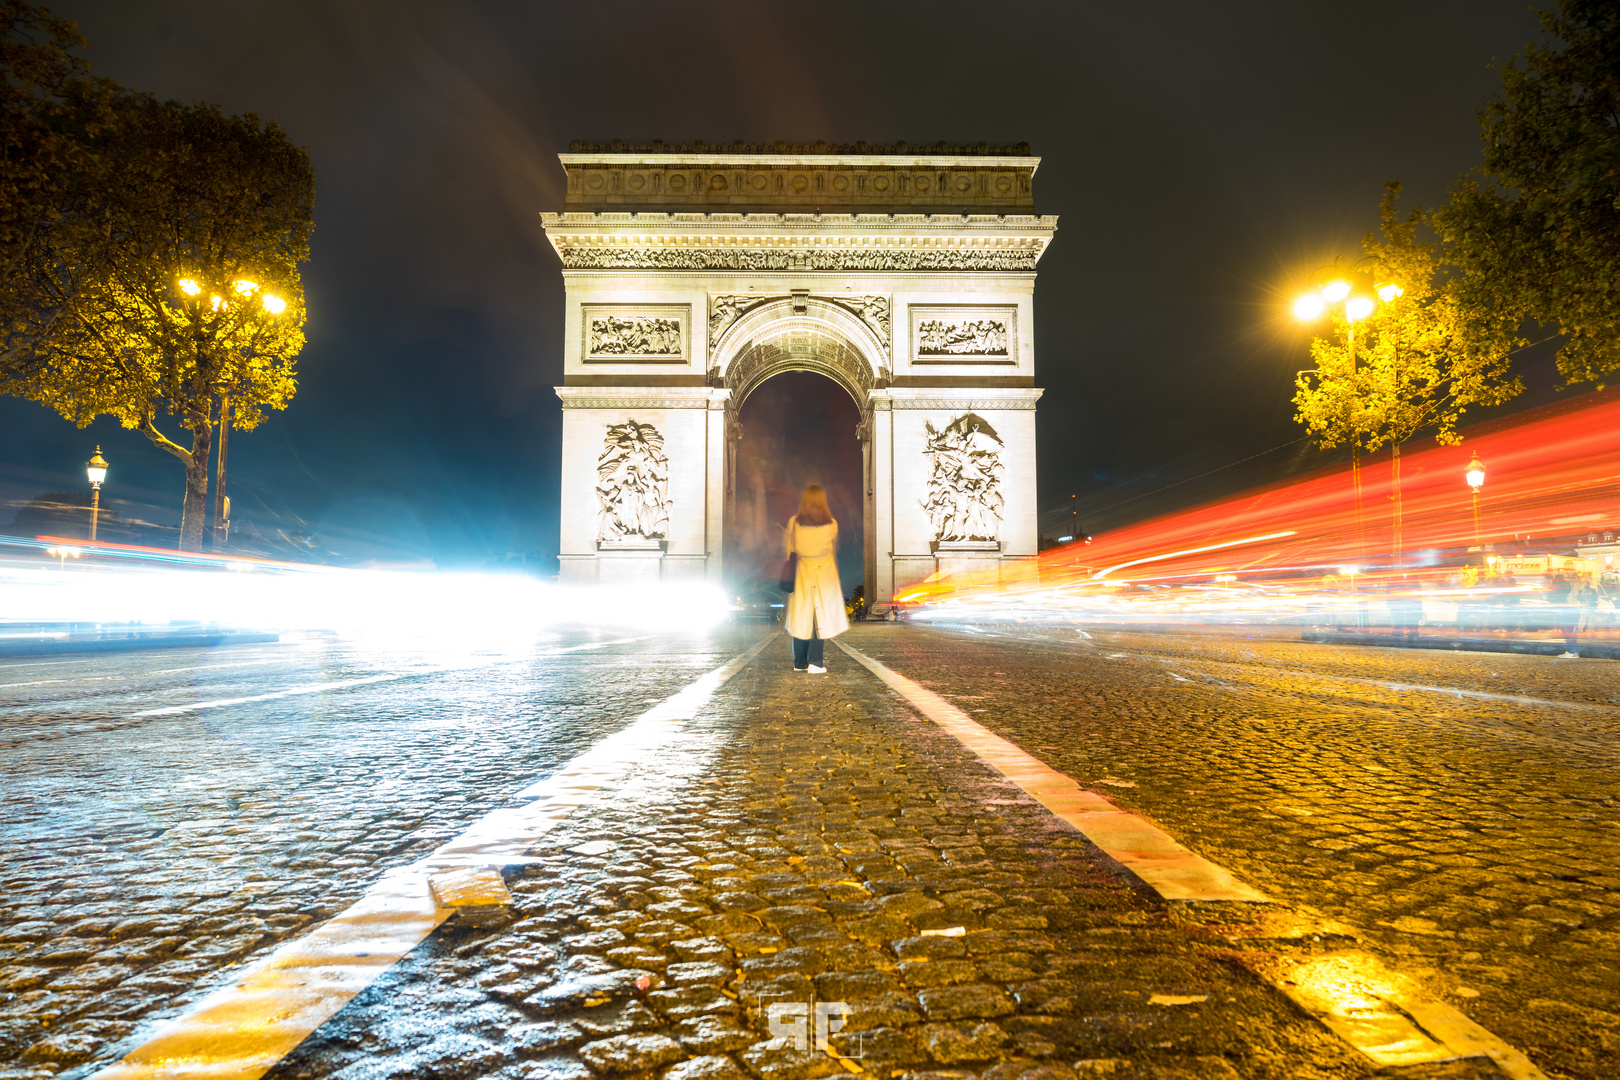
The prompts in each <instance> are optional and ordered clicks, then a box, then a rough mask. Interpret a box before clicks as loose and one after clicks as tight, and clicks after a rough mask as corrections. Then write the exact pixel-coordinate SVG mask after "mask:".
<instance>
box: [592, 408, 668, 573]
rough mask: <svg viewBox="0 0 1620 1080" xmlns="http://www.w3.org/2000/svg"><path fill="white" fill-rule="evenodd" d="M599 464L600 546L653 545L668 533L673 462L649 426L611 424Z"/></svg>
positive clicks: (654, 430)
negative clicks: (671, 465) (670, 481)
mask: <svg viewBox="0 0 1620 1080" xmlns="http://www.w3.org/2000/svg"><path fill="white" fill-rule="evenodd" d="M603 443H604V445H603V448H602V454H601V456H600V457H598V458H597V459H596V498H597V502H598V503H599V504H600V510H599V513H598V516H597V530H596V538H597V542H598V543H599V544H604V543H605V544H618V543H622V542H624V541H629V540H646V541H655V540H662V539H664V538H665V536H666V534H667V533H668V531H669V511H670V501H669V458H668V457H667V456H665V454H664V437H663V435H661V434H659V432H658V429H657V428H655V427H653V426H652V425H651V424H639V423H637V422H636V421H634V420H626V421H625V422H624V423H622V424H609V425H608V429H607V436H606V438H605V439H604V440H603Z"/></svg>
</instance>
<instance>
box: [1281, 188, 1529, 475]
mask: <svg viewBox="0 0 1620 1080" xmlns="http://www.w3.org/2000/svg"><path fill="white" fill-rule="evenodd" d="M1399 195H1400V184H1398V183H1394V182H1391V183H1389V184H1386V185H1385V192H1384V200H1383V203H1382V206H1381V211H1382V213H1381V217H1382V222H1383V224H1382V229H1381V231H1380V233H1379V234H1368V236H1367V238H1366V240H1365V241H1364V242H1363V246H1364V248H1365V250H1366V253H1367V255H1368V256H1369V259H1368V260H1367V261H1369V262H1370V263H1372V269H1371V273H1372V280H1373V281H1375V282H1376V283H1377V286H1379V287H1381V288H1380V291H1379V296H1380V299H1379V300H1378V302H1377V303H1375V304H1374V305H1373V310H1372V311H1371V313H1369V314H1368V315H1367V317H1366V318H1364V319H1358V320H1356V322H1355V324H1354V341H1355V354H1354V357H1352V355H1351V351H1350V341H1351V336H1352V335H1351V333H1350V330H1351V326H1350V324H1349V323H1348V322H1347V321H1346V319H1345V317H1344V313H1343V311H1342V309H1340V308H1338V307H1335V308H1333V309H1331V312H1332V314H1331V317H1332V319H1333V323H1332V327H1331V332H1330V333H1329V334H1328V335H1326V336H1323V337H1318V338H1316V339H1315V340H1313V341H1312V342H1311V359H1312V360H1313V361H1314V362H1315V364H1316V369H1315V370H1314V371H1307V372H1301V373H1300V374H1299V375H1298V376H1297V377H1296V379H1295V394H1294V406H1295V408H1296V410H1297V412H1296V414H1295V419H1296V420H1298V421H1299V422H1300V423H1301V424H1304V425H1305V426H1306V428H1307V429H1308V430H1309V431H1310V433H1311V434H1312V435H1314V436H1315V437H1316V440H1317V442H1318V444H1319V445H1321V446H1322V447H1323V448H1324V449H1328V448H1331V447H1335V446H1345V445H1348V446H1350V447H1352V448H1353V449H1355V450H1358V451H1362V452H1371V451H1374V450H1377V449H1379V448H1381V447H1383V446H1387V445H1391V444H1393V445H1396V446H1399V445H1400V444H1401V443H1404V442H1406V441H1407V440H1409V439H1411V438H1413V437H1415V436H1416V435H1418V434H1420V433H1422V432H1423V431H1425V430H1432V431H1433V432H1434V437H1435V439H1436V441H1437V442H1440V443H1442V444H1450V443H1455V442H1459V441H1460V436H1458V435H1457V433H1456V428H1457V425H1458V424H1459V423H1460V422H1461V420H1462V418H1463V414H1464V413H1465V412H1467V410H1468V409H1469V408H1470V407H1471V406H1475V405H1497V404H1500V403H1502V402H1504V401H1507V400H1508V399H1510V398H1512V397H1513V396H1515V395H1516V394H1518V393H1519V392H1520V391H1521V390H1523V389H1524V386H1523V384H1522V383H1521V382H1520V381H1519V380H1518V379H1517V378H1515V377H1514V376H1513V374H1512V372H1511V371H1510V357H1509V353H1510V352H1511V351H1512V350H1513V349H1514V348H1516V347H1518V346H1520V345H1522V344H1523V341H1522V340H1521V339H1519V338H1518V337H1517V336H1516V334H1515V332H1514V329H1513V328H1512V327H1510V326H1509V325H1507V324H1506V322H1505V320H1501V319H1496V320H1491V319H1482V318H1480V317H1479V316H1478V314H1477V313H1473V312H1465V309H1464V307H1463V304H1462V302H1461V300H1460V299H1459V298H1458V296H1457V294H1456V290H1455V289H1454V287H1453V285H1452V281H1451V280H1450V279H1448V277H1447V276H1446V273H1445V267H1444V266H1443V265H1442V264H1441V261H1440V258H1439V255H1438V252H1437V250H1436V245H1435V244H1434V243H1433V242H1432V241H1429V240H1426V239H1424V238H1423V237H1421V236H1420V235H1419V232H1420V229H1421V228H1422V227H1423V226H1424V225H1425V223H1426V215H1425V213H1424V212H1423V210H1422V209H1416V210H1413V211H1412V212H1411V213H1410V214H1409V215H1407V216H1406V217H1405V218H1404V219H1403V218H1401V217H1400V216H1399V215H1398V214H1397V212H1396V200H1397V199H1398V197H1399ZM1390 286H1394V288H1390ZM1397 289H1398V290H1399V291H1396V290H1397ZM1465 314H1468V315H1469V316H1470V317H1469V318H1464V315H1465Z"/></svg>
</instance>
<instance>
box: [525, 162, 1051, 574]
mask: <svg viewBox="0 0 1620 1080" xmlns="http://www.w3.org/2000/svg"><path fill="white" fill-rule="evenodd" d="M561 159H562V164H563V168H564V170H565V171H566V173H567V176H568V188H567V197H566V201H565V203H564V209H563V211H562V212H561V213H546V214H543V215H541V216H542V219H543V221H544V224H545V229H546V234H547V236H548V237H549V238H550V240H551V243H552V245H553V246H554V247H555V248H556V250H557V254H558V256H559V257H560V258H561V259H562V265H563V279H564V282H565V286H566V313H567V323H566V327H567V329H566V331H565V335H564V354H563V355H564V369H563V372H564V373H563V385H562V386H559V387H557V395H558V396H559V397H560V398H561V399H562V404H563V409H564V413H563V455H562V529H561V547H560V556H561V571H562V574H561V576H562V580H563V581H564V582H571V583H582V582H601V583H604V584H606V583H628V582H632V581H638V580H655V579H661V580H666V581H693V580H709V581H713V582H715V583H716V584H718V583H720V581H721V574H722V570H723V568H722V566H721V555H722V552H723V551H724V537H725V529H726V523H727V518H728V510H729V508H730V505H731V499H732V496H733V494H734V492H733V489H732V485H733V482H734V473H735V469H734V462H733V459H732V455H733V448H734V446H735V440H736V438H737V435H738V433H739V431H740V427H739V426H738V424H737V421H736V417H737V413H738V410H739V409H740V408H741V406H742V403H743V401H744V400H746V399H747V397H748V395H749V394H750V393H752V392H753V391H754V390H755V389H756V388H758V387H759V386H760V385H761V384H762V383H764V382H765V381H766V380H767V379H769V378H771V377H772V376H773V375H777V374H780V373H782V372H785V371H812V372H818V373H820V374H822V375H825V376H826V377H828V378H830V379H832V380H833V381H834V382H836V383H838V384H839V385H840V386H842V387H843V388H844V389H845V390H846V391H848V393H849V394H850V396H851V397H852V398H853V399H854V401H855V403H856V405H857V407H858V408H859V410H860V413H861V416H862V422H861V425H860V429H859V431H858V432H856V433H847V432H829V433H828V438H829V439H832V438H848V437H851V436H852V435H854V436H856V437H859V438H860V439H861V441H862V445H863V451H864V452H863V455H862V460H863V463H864V469H865V477H864V481H865V485H864V486H865V494H866V506H865V518H866V535H865V537H864V538H863V543H864V554H865V574H866V582H867V595H868V596H869V597H870V598H872V600H873V601H874V602H882V601H884V600H887V599H889V598H890V597H892V596H894V595H895V594H896V592H897V591H899V590H903V589H904V588H905V586H907V585H909V584H912V583H915V582H917V581H921V580H922V579H924V578H926V577H928V576H929V575H930V574H933V573H934V572H936V571H940V570H943V571H946V572H956V571H960V570H997V571H999V572H1001V573H1002V574H1004V575H1008V574H1016V573H1017V571H1018V570H1019V569H1020V567H1021V566H1023V568H1025V569H1027V565H1025V564H1027V563H1028V561H1029V560H1032V559H1033V558H1034V557H1035V554H1036V504H1035V402H1036V400H1037V399H1038V398H1039V397H1040V396H1041V391H1040V390H1039V389H1037V388H1036V386H1035V343H1034V340H1033V332H1032V331H1033V327H1034V309H1033V304H1034V290H1035V264H1036V262H1037V261H1038V260H1039V259H1040V257H1041V253H1042V252H1043V251H1044V250H1045V249H1046V245H1047V244H1049V243H1050V242H1051V240H1052V234H1053V232H1054V230H1055V229H1056V227H1057V218H1056V217H1053V216H1050V215H1038V214H1036V213H1035V212H1034V206H1035V203H1034V194H1033V187H1032V182H1033V179H1034V175H1035V169H1036V167H1037V166H1038V165H1039V164H1040V159H1039V158H1038V157H1034V156H1032V155H1031V154H1030V153H1029V148H1028V146H1027V145H1020V146H1017V147H1006V148H1003V147H990V146H987V145H985V144H983V143H981V144H979V145H978V146H976V147H947V146H944V145H940V146H937V147H936V146H926V147H914V148H907V146H906V144H904V143H901V144H899V145H897V146H893V147H887V146H886V147H868V146H866V145H865V144H862V143H857V144H856V145H855V146H853V147H829V146H826V145H824V144H821V143H817V144H815V145H814V146H789V145H787V144H784V143H776V144H775V145H774V146H747V145H744V144H742V143H736V144H732V145H730V146H717V145H705V144H702V143H698V144H695V145H691V146H675V145H665V144H663V143H661V142H655V143H651V144H638V145H633V144H623V143H620V142H618V141H614V142H613V143H611V144H608V145H587V144H581V143H577V142H576V143H574V144H572V145H571V146H570V148H569V152H568V153H566V154H563V155H561ZM847 584H848V583H847Z"/></svg>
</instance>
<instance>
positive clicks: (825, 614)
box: [782, 514, 849, 638]
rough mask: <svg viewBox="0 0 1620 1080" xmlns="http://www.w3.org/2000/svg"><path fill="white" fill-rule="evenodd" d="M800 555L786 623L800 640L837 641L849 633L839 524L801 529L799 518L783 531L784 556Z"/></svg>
mask: <svg viewBox="0 0 1620 1080" xmlns="http://www.w3.org/2000/svg"><path fill="white" fill-rule="evenodd" d="M794 552H798V554H799V572H798V574H797V576H795V577H794V579H793V591H792V592H791V593H789V594H788V601H787V615H786V616H785V617H784V618H783V620H782V623H783V625H784V626H785V627H786V628H787V632H788V633H789V634H791V635H792V636H794V637H796V638H811V637H823V638H830V637H837V636H838V635H839V634H842V633H843V632H844V631H845V630H848V629H849V619H848V618H846V617H845V615H844V590H843V588H842V587H841V586H840V585H839V584H838V558H837V556H838V522H836V521H834V522H833V523H831V524H830V525H800V524H799V518H798V515H797V514H795V515H794V516H793V517H791V518H789V519H788V523H787V528H786V529H784V530H783V531H782V554H783V555H784V556H786V555H792V554H793V553H794Z"/></svg>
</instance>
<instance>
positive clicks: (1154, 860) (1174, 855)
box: [833, 638, 1267, 904]
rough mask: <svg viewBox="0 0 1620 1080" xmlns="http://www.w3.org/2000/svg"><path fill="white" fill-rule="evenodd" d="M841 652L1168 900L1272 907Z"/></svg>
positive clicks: (936, 699)
mask: <svg viewBox="0 0 1620 1080" xmlns="http://www.w3.org/2000/svg"><path fill="white" fill-rule="evenodd" d="M833 644H835V645H837V646H838V647H839V648H840V649H843V650H844V651H845V652H846V653H848V654H849V655H850V656H851V657H853V658H854V659H855V661H856V662H857V663H860V664H862V665H863V666H865V667H866V669H867V670H869V671H871V672H872V674H874V675H876V676H877V677H878V678H879V679H882V680H883V681H884V682H885V683H887V684H888V685H889V686H890V688H892V689H893V690H894V691H896V692H897V693H898V694H899V695H900V696H901V697H903V698H905V699H906V700H907V701H909V702H911V704H912V705H914V706H916V708H917V709H918V711H920V712H921V713H922V714H923V715H924V716H926V717H928V719H930V720H932V721H933V722H934V723H936V724H938V725H939V726H940V727H942V728H944V729H945V730H946V731H947V732H949V733H950V734H951V735H953V736H955V737H956V739H957V740H958V741H960V742H961V743H962V745H964V746H966V747H967V748H968V749H969V750H972V751H973V753H974V754H976V755H977V756H978V757H979V760H981V761H983V762H984V763H985V764H987V765H989V766H990V767H991V768H993V769H995V770H996V771H997V772H999V773H1001V774H1002V775H1003V776H1005V777H1007V778H1008V779H1009V780H1011V781H1012V782H1013V783H1015V784H1017V785H1018V786H1019V787H1020V788H1022V789H1023V790H1024V791H1025V792H1027V793H1028V794H1030V795H1031V796H1033V797H1034V799H1035V801H1036V802H1038V803H1040V804H1041V805H1042V806H1044V807H1046V808H1047V809H1048V810H1050V811H1051V812H1052V813H1053V814H1055V815H1057V816H1058V817H1059V818H1061V819H1062V820H1063V821H1065V822H1067V823H1068V824H1069V825H1071V826H1073V827H1074V828H1075V829H1076V830H1078V831H1079V832H1080V833H1081V835H1083V836H1084V837H1085V838H1086V839H1087V840H1090V841H1091V842H1092V843H1093V844H1096V845H1097V846H1098V847H1099V848H1101V849H1102V850H1103V852H1104V853H1105V854H1107V855H1108V857H1109V858H1111V859H1113V860H1115V861H1116V862H1118V863H1120V864H1121V865H1122V866H1124V867H1125V868H1126V869H1127V870H1129V871H1130V872H1131V873H1133V874H1135V875H1136V876H1137V877H1139V878H1141V879H1142V880H1143V881H1144V882H1146V883H1147V884H1148V885H1150V886H1152V888H1153V889H1154V891H1156V892H1157V893H1158V894H1159V895H1160V896H1162V897H1164V898H1165V899H1166V900H1237V901H1244V902H1248V903H1262V904H1263V903H1266V902H1267V901H1266V897H1265V895H1264V894H1263V893H1261V892H1260V891H1259V890H1258V889H1255V888H1253V887H1251V886H1249V885H1246V884H1244V883H1243V882H1241V881H1239V880H1238V879H1237V878H1236V877H1234V876H1233V875H1232V873H1231V872H1230V871H1229V870H1226V869H1224V868H1222V867H1220V866H1216V865H1215V864H1214V863H1212V862H1210V861H1209V860H1208V859H1205V858H1203V857H1202V856H1200V855H1198V854H1196V853H1194V852H1192V851H1190V850H1188V849H1187V848H1185V847H1183V846H1182V845H1181V844H1179V843H1177V842H1176V841H1175V840H1174V839H1173V838H1172V837H1171V836H1170V835H1169V834H1168V833H1166V832H1165V831H1164V830H1162V829H1160V828H1159V827H1158V826H1157V825H1154V824H1153V823H1152V822H1150V821H1148V820H1147V819H1146V818H1144V817H1142V816H1140V815H1138V814H1132V813H1130V812H1128V811H1125V810H1121V809H1120V808H1119V807H1118V806H1115V805H1114V804H1113V803H1111V802H1109V801H1108V800H1107V799H1105V798H1103V797H1102V796H1101V795H1099V794H1097V793H1096V792H1095V791H1089V790H1087V789H1085V788H1082V787H1081V786H1080V784H1079V783H1078V782H1077V781H1076V780H1074V779H1073V778H1072V777H1069V776H1065V775H1064V774H1063V773H1060V772H1058V771H1057V770H1056V769H1053V768H1052V767H1051V766H1049V765H1047V764H1046V763H1045V762H1043V761H1041V760H1040V759H1039V758H1037V757H1035V756H1034V755H1032V754H1029V753H1026V752H1025V751H1024V750H1022V749H1020V748H1019V747H1018V746H1017V745H1016V744H1014V743H1011V742H1008V741H1007V740H1006V739H1003V738H1002V737H1001V736H1000V735H997V734H996V733H995V732H993V731H991V730H990V729H989V728H986V727H985V726H984V725H982V724H980V723H979V722H978V721H976V720H974V719H973V718H972V717H970V716H969V715H968V714H967V713H965V712H963V711H962V710H961V709H958V708H957V707H956V706H955V705H952V704H951V703H950V702H948V701H946V700H945V699H944V698H942V697H940V696H939V695H938V694H936V693H934V692H933V691H932V690H929V689H928V688H926V687H924V686H921V685H919V684H918V683H916V682H914V681H912V680H911V679H908V678H906V677H905V676H904V675H901V674H899V673H897V672H895V671H892V670H891V669H889V668H888V667H887V666H885V665H883V664H881V663H879V662H878V661H876V660H873V659H872V658H871V657H869V656H867V655H866V654H864V653H862V652H859V651H857V650H856V649H853V648H851V647H850V646H848V645H845V644H844V643H843V642H842V641H839V640H838V639H837V638H834V639H833Z"/></svg>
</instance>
